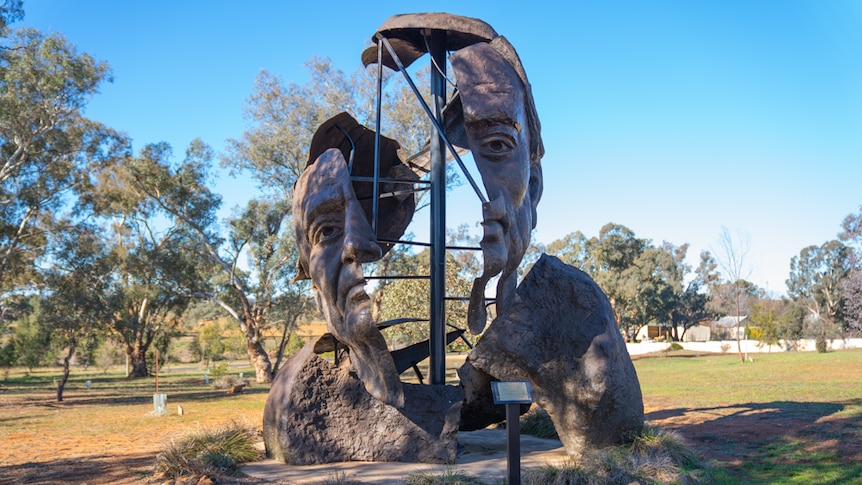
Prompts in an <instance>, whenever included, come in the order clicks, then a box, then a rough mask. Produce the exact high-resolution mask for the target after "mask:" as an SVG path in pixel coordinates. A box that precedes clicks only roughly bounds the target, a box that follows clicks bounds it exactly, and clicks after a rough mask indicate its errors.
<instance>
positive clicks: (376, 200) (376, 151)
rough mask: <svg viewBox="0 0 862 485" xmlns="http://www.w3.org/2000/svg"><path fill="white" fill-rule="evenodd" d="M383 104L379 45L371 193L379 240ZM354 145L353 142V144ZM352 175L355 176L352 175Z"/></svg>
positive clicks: (372, 216)
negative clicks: (378, 221) (372, 186)
mask: <svg viewBox="0 0 862 485" xmlns="http://www.w3.org/2000/svg"><path fill="white" fill-rule="evenodd" d="M382 102H383V46H382V45H381V44H380V43H378V44H377V106H376V108H377V119H376V120H375V123H374V188H373V189H372V191H371V193H372V195H373V197H374V198H373V199H372V201H371V229H372V230H373V231H374V238H375V239H377V233H378V232H379V229H380V228H379V227H377V210H378V205H379V204H380V125H381V119H382V118H383V113H381V110H380V107H381V103H382ZM351 143H353V142H351ZM350 175H353V174H352V173H351V174H350Z"/></svg>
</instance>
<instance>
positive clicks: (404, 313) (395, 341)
mask: <svg viewBox="0 0 862 485" xmlns="http://www.w3.org/2000/svg"><path fill="white" fill-rule="evenodd" d="M398 258H399V259H398V260H397V261H395V262H394V263H393V264H392V266H390V268H391V267H398V268H399V269H400V270H401V271H399V273H397V274H399V275H405V276H419V275H427V274H428V273H429V271H430V270H429V269H428V268H429V265H430V252H429V251H428V250H427V249H426V250H424V251H422V252H420V253H418V254H415V255H414V254H410V253H408V252H403V253H399V255H398ZM471 284H472V280H471V279H468V276H467V275H466V273H465V267H464V266H462V265H460V264H458V260H457V259H456V256H455V255H453V254H451V253H447V255H446V291H447V295H448V296H467V295H469V294H470V288H471V286H470V285H471ZM378 291H380V290H378ZM430 291H431V290H430V283H429V280H428V279H399V280H394V281H392V282H390V283H388V285H387V286H386V289H385V292H383V295H382V297H381V299H380V314H379V321H381V322H382V321H386V320H390V319H396V318H416V319H419V320H421V321H418V322H413V323H402V324H398V325H393V326H391V327H389V328H387V329H385V330H384V331H383V332H384V335H386V336H387V337H389V339H390V340H391V341H392V345H394V346H395V347H404V346H407V345H410V344H414V343H417V342H421V341H422V340H425V339H427V338H428V323H427V320H428V318H429V310H430V307H431V303H430ZM446 319H447V323H448V324H450V325H453V326H455V327H459V328H464V326H465V325H466V321H467V305H466V302H463V301H452V300H449V301H447V302H446Z"/></svg>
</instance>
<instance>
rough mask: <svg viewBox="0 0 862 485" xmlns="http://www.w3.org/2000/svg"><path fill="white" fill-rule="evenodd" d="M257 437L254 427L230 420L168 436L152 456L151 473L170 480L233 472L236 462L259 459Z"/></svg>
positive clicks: (237, 463)
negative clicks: (154, 457) (177, 435)
mask: <svg viewBox="0 0 862 485" xmlns="http://www.w3.org/2000/svg"><path fill="white" fill-rule="evenodd" d="M258 436H259V433H258V431H257V429H256V428H255V427H254V426H252V425H250V424H246V423H238V422H236V421H234V422H231V423H230V424H227V425H222V426H219V427H214V428H202V429H200V430H197V431H194V432H192V433H189V434H187V435H185V436H183V437H181V438H179V439H172V440H171V441H170V442H169V443H168V444H167V445H166V446H165V448H164V450H162V452H161V453H159V454H158V456H156V466H155V474H156V476H157V477H160V478H169V479H173V478H177V477H182V476H186V475H193V476H197V475H214V474H223V473H233V472H235V471H236V466H237V465H239V464H241V463H247V462H250V461H255V460H258V459H260V457H261V454H260V452H259V451H258V450H257V448H255V447H254V444H255V442H256V441H258Z"/></svg>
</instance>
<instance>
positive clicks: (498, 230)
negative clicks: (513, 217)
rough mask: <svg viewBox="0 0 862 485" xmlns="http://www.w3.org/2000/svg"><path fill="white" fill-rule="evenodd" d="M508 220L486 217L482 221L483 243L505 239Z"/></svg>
mask: <svg viewBox="0 0 862 485" xmlns="http://www.w3.org/2000/svg"><path fill="white" fill-rule="evenodd" d="M506 226H507V224H506V221H504V220H503V219H485V220H484V221H482V229H483V234H482V241H481V243H490V244H493V243H497V242H500V241H502V240H503V235H505V234H506Z"/></svg>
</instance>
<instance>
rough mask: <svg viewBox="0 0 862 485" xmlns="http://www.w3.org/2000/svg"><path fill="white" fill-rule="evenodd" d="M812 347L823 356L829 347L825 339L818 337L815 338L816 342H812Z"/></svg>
mask: <svg viewBox="0 0 862 485" xmlns="http://www.w3.org/2000/svg"><path fill="white" fill-rule="evenodd" d="M814 347H815V348H817V351H818V352H820V353H821V354H825V353H826V351H828V350H829V345H828V344H827V342H826V337H824V336H822V335H820V336H818V337H817V340H816V341H815V342H814Z"/></svg>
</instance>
